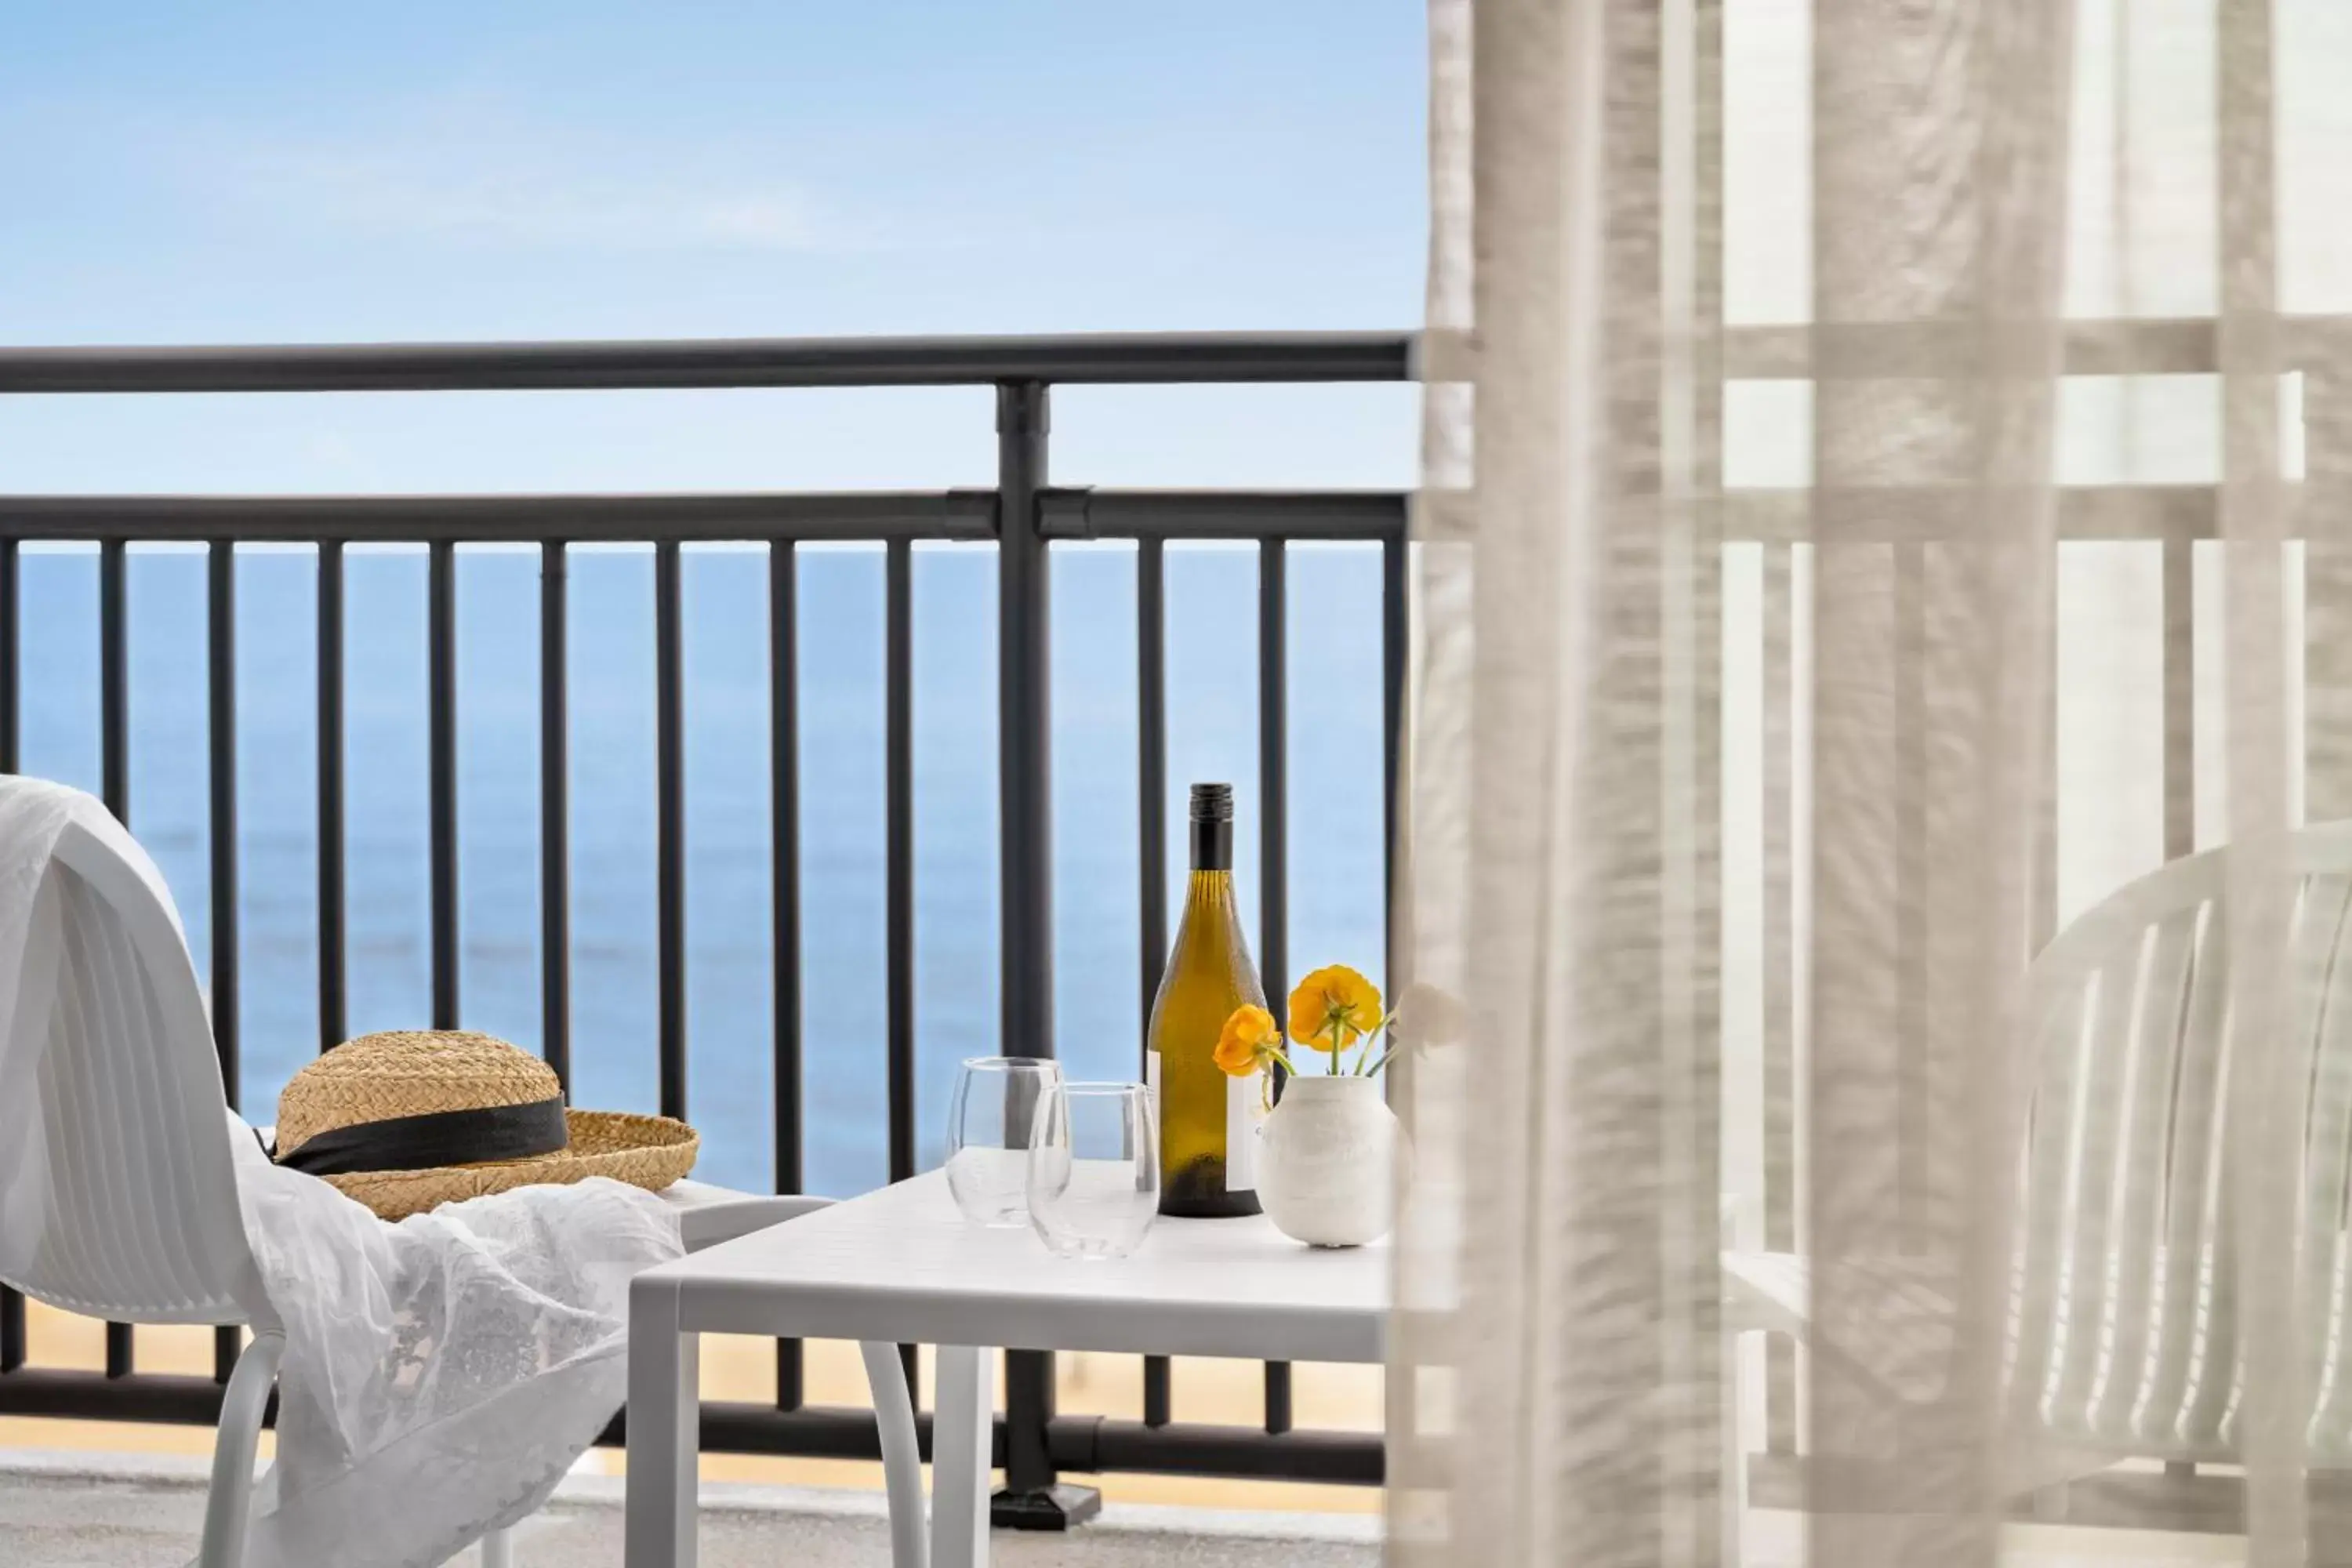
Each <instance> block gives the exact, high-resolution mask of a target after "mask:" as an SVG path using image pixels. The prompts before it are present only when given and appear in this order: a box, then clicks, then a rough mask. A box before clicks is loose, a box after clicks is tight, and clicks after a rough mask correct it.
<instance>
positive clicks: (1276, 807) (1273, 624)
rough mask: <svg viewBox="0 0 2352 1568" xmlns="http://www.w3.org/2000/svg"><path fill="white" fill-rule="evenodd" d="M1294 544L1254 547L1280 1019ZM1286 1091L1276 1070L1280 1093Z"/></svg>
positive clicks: (1285, 1375) (1286, 1388) (1263, 843)
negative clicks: (1289, 620) (1288, 627)
mask: <svg viewBox="0 0 2352 1568" xmlns="http://www.w3.org/2000/svg"><path fill="white" fill-rule="evenodd" d="M1288 562H1289V547H1288V546H1287V545H1286V543H1285V542H1283V541H1282V540H1279V539H1266V540H1261V541H1259V542H1258V547H1257V794H1258V804H1257V810H1258V821H1259V824H1260V832H1259V837H1258V866H1257V878H1258V947H1259V957H1260V960H1261V963H1262V964H1263V968H1262V969H1261V971H1260V972H1261V973H1263V974H1264V975H1265V988H1266V1002H1267V1004H1268V1005H1270V1006H1272V1008H1273V1009H1274V1012H1275V1016H1276V1017H1281V1016H1283V1008H1284V999H1285V998H1286V996H1288V994H1289V993H1290V967H1289V965H1290V861H1289V856H1290V848H1289V843H1290V833H1289V824H1288V820H1287V816H1288V814H1287V810H1286V807H1287V806H1288V805H1289V798H1290V796H1289V784H1288V782H1287V781H1288V777H1289V756H1288V751H1289V745H1290V742H1289V731H1290V726H1289V711H1288V710H1289V701H1290V700H1289V696H1288V692H1289V687H1290V671H1289V658H1290V656H1289V651H1288V639H1287V637H1286V635H1285V627H1286V618H1287V611H1288V605H1287V602H1286V601H1287V597H1288V593H1289V587H1288V584H1289V573H1288V570H1287V567H1288ZM1281 1095H1282V1079H1281V1075H1280V1074H1279V1072H1276V1078H1275V1097H1276V1099H1277V1100H1279V1099H1280V1098H1281ZM1265 1429H1266V1430H1267V1431H1268V1432H1277V1433H1278V1432H1287V1431H1289V1430H1290V1363H1288V1362H1280V1361H1270V1362H1268V1363H1265Z"/></svg>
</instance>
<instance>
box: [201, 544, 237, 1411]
mask: <svg viewBox="0 0 2352 1568" xmlns="http://www.w3.org/2000/svg"><path fill="white" fill-rule="evenodd" d="M205 678H206V686H207V688H208V689H207V692H206V702H207V707H208V709H209V711H208V713H207V714H206V723H207V727H208V728H209V730H210V731H211V733H210V735H209V736H208V737H207V744H208V746H209V749H210V751H211V758H210V762H211V769H212V776H211V781H210V788H211V795H212V801H211V805H212V857H213V859H212V865H213V941H212V948H213V952H212V959H213V963H212V988H213V1048H214V1049H215V1051H217V1052H218V1053H219V1055H220V1072H221V1089H222V1091H223V1092H224V1093H225V1094H226V1096H227V1099H228V1103H229V1108H230V1109H231V1110H235V1109H236V1106H237V1101H238V1100H239V1098H240V1096H241V1089H240V1085H239V1083H238V1081H237V1080H238V1078H239V1070H238V1069H239V1056H238V1050H237V945H238V943H237V899H236V542H234V541H231V540H226V539H215V540H214V541H213V542H212V545H211V547H210V552H209V556H208V558H207V559H206V561H205ZM244 1350H245V1334H244V1331H243V1330H241V1329H238V1328H236V1327H234V1326H229V1325H223V1326H221V1327H218V1328H215V1330H213V1381H214V1382H215V1383H219V1384H226V1383H227V1382H228V1374H229V1373H230V1372H231V1371H232V1370H234V1369H235V1368H236V1362H237V1357H238V1356H239V1355H240V1354H242V1353H243V1352H244Z"/></svg>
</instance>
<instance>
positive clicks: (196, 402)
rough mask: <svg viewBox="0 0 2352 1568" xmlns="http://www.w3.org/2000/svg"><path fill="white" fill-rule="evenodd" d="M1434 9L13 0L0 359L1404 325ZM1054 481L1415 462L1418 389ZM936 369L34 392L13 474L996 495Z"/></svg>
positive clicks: (1385, 392)
mask: <svg viewBox="0 0 2352 1568" xmlns="http://www.w3.org/2000/svg"><path fill="white" fill-rule="evenodd" d="M1424 25H1425V24H1424V16H1423V9H1422V7H1421V6H1420V5H1417V4H1415V3H1413V0H1337V3H1328V0H1283V3H1282V4H1279V5H1263V4H1260V5H1247V4H1230V3H1224V0H1188V3H1187V4H1184V5H1134V4H1124V3H1118V4H1112V3H1105V0H1092V3H1086V4H1077V3H1073V4H1061V5H1050V4H1031V3H1018V0H988V3H985V4H982V3H971V4H963V5H920V4H912V3H903V0H877V3H872V4H855V5H853V4H824V5H804V4H796V3H786V0H769V3H766V4H744V5H666V6H653V5H599V4H583V3H577V0H574V3H572V4H565V5H496V6H486V5H478V4H476V5H453V4H437V3H436V4H409V5H399V6H379V7H361V6H352V5H317V4H286V3H273V4H248V5H231V4H210V5H164V4H143V3H136V0H113V3H110V4H104V5H82V6H58V5H51V6H39V5H26V4H19V5H16V6H15V7H14V8H12V15H11V21H10V26H9V34H10V37H9V44H8V47H7V49H6V50H5V54H0V340H5V341H6V342H16V343H33V342H229V341H246V342H257V341H290V340H329V341H332V340H352V339H403V338H405V339H436V338H516V337H609V336H664V335H740V334H751V335H770V334H795V333H821V334H831V333H854V332H902V331H1093V330H1148V329H1167V328H1218V329H1222V328H1250V327H1260V328H1314V327H1331V328H1339V327H1392V326H1409V325H1411V324H1412V321H1414V319H1415V318H1416V316H1417V315H1418V313H1419V309H1420V289H1421V277H1422V268H1423V224H1424V197H1423V98H1424V84H1423V58H1424V55H1423V27H1424ZM1056 413H1057V422H1056V437H1057V447H1056V473H1057V476H1058V477H1062V478H1067V479H1107V480H1121V481H1127V482H1136V483H1204V484H1214V483H1282V482H1297V483H1311V482H1341V483H1344V482H1357V483H1383V484H1385V483H1402V482H1405V481H1407V480H1408V479H1409V478H1410V452H1411V439H1410V437H1411V428H1412V405H1411V400H1410V397H1409V395H1406V394H1405V393H1404V391H1403V389H1401V388H1357V389H1338V390H1326V391H1318V392H1315V393H1312V394H1302V393H1288V392H1281V391H1255V392H1245V393H1237V394H1229V393H1223V392H1215V393H1211V392H1202V391H1198V390H1192V389H1186V390H1182V391H1166V392H1116V391H1105V392H1072V393H1067V394H1065V395H1063V398H1062V402H1061V405H1060V406H1059V407H1058V408H1057V411H1056ZM987 425H988V418H987V410H986V407H985V405H984V402H983V401H982V400H980V399H978V398H977V397H975V396H974V395H968V394H961V393H955V392H901V393H874V394H859V395H847V396H844V395H839V394H804V393H751V394H711V395H703V394H688V395H677V394H662V395H645V396H635V395H602V394H599V395H495V396H491V395H484V396H478V397H448V396H436V397H416V396H397V395H394V396H373V397H342V398H307V399H288V398H241V399H229V398H177V399H147V400H138V401H134V400H128V399H123V400H113V399H100V400H91V399H81V400H68V399H21V400H16V401H15V402H13V403H11V404H9V405H6V406H5V407H0V450H5V452H6V453H7V456H6V457H5V459H0V463H5V468H6V469H7V470H9V471H8V473H7V476H6V478H5V479H4V480H0V488H5V489H229V490H253V489H438V488H488V489H495V488H507V487H509V486H514V487H523V488H562V489H571V488H581V489H587V488H599V487H607V486H615V485H622V486H625V485H644V486H648V487H687V488H695V487H703V486H710V487H724V486H729V485H738V484H778V485H795V484H798V485H812V486H825V485H845V486H855V485H865V484H880V485H923V484H933V483H968V482H974V481H976V480H982V479H985V477H986V469H987V465H988V460H989V453H990V451H991V449H992V447H991V439H990V437H989V433H988V429H987Z"/></svg>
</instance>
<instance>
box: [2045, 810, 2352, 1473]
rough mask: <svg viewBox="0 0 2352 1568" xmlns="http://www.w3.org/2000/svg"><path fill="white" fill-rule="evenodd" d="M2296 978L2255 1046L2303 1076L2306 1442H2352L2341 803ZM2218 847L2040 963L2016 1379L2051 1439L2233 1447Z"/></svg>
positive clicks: (2300, 891) (2310, 842)
mask: <svg viewBox="0 0 2352 1568" xmlns="http://www.w3.org/2000/svg"><path fill="white" fill-rule="evenodd" d="M2291 842H2292V848H2291V851H2290V855H2289V857H2288V861H2287V863H2288V864H2289V865H2290V866H2291V867H2292V869H2293V874H2294V901H2293V905H2292V912H2291V914H2290V916H2289V919H2288V922H2287V931H2286V942H2287V947H2286V958H2287V968H2286V971H2285V973H2286V974H2287V976H2288V985H2287V988H2286V992H2285V994H2284V995H2282V996H2281V997H2279V998H2278V1004H2279V1005H2278V1007H2277V1009H2276V1012H2275V1014H2274V1018H2275V1022H2276V1026H2277V1031H2278V1034H2277V1038H2276V1040H2275V1041H2274V1042H2273V1041H2265V1042H2260V1044H2261V1045H2262V1047H2263V1048H2275V1049H2280V1050H2285V1051H2291V1052H2294V1063H2293V1068H2294V1071H2295V1072H2296V1073H2297V1074H2298V1075H2299V1081H2301V1082H2302V1083H2304V1084H2305V1086H2306V1094H2305V1118H2304V1122H2303V1125H2304V1130H2305V1146H2304V1150H2303V1162H2302V1165H2303V1190H2302V1198H2303V1203H2302V1210H2301V1212H2300V1213H2299V1214H2298V1215H2296V1216H2295V1218H2296V1223H2297V1225H2298V1226H2299V1236H2300V1240H2301V1244H2302V1248H2303V1258H2304V1260H2305V1261H2304V1279H2305V1290H2306V1298H2305V1303H2304V1311H2303V1332H2304V1337H2305V1341H2306V1342H2305V1344H2304V1345H2303V1346H2301V1347H2300V1350H2301V1352H2302V1354H2303V1356H2304V1358H2305V1366H2306V1367H2307V1368H2308V1369H2309V1372H2310V1378H2309V1386H2311V1387H2312V1388H2313V1390H2314V1393H2313V1405H2312V1408H2311V1411H2310V1415H2311V1424H2310V1427H2309V1436H2310V1441H2311V1453H2312V1458H2313V1459H2314V1460H2315V1462H2320V1461H2326V1460H2334V1461H2337V1462H2341V1461H2342V1460H2344V1459H2345V1458H2352V1369H2347V1372H2346V1373H2341V1374H2339V1373H2336V1370H2335V1369H2336V1359H2337V1358H2336V1356H2335V1354H2334V1353H2332V1350H2331V1347H2333V1346H2335V1345H2336V1344H2337V1343H2338V1342H2340V1341H2341V1340H2342V1338H2343V1333H2344V1324H2343V1322H2342V1318H2343V1316H2344V1310H2343V1309H2344V1307H2345V1304H2346V1293H2345V1289H2344V1281H2345V1276H2344V1268H2345V1265H2346V1261H2347V1259H2346V1253H2345V1221H2346V1210H2347V1153H2352V823H2331V824H2328V825H2326V826H2319V827H2312V828H2305V829H2304V830H2302V831H2300V832H2298V833H2296V834H2295V835H2294V836H2293V838H2292V841H2291ZM2229 856H2230V851H2229V850H2227V849H2226V848H2224V849H2216V850H2210V851H2207V852H2205V853H2203V854H2200V855H2194V856H2190V857H2189V858H2185V859H2181V860H2177V861H2174V862H2172V863H2171V864H2170V865H2168V866H2166V867H2164V868H2162V869H2160V870H2158V871H2157V872H2154V873H2152V874H2151V875H2149V876H2147V877H2144V878H2142V879H2139V880H2138V881H2137V882H2134V883H2131V884H2130V885H2128V886H2126V887H2125V888H2124V889H2121V890H2120V891H2118V892H2117V893H2116V894H2115V895H2114V897H2112V898H2110V899H2108V900H2106V901H2105V903H2103V904H2101V905H2099V906H2098V907H2097V908H2096V909H2094V910H2091V911H2090V912H2089V913H2088V914H2086V915H2084V917H2083V918H2082V919H2081V920H2079V921H2076V922H2074V924H2073V925H2071V926H2069V927H2068V928H2067V929H2066V931H2063V932H2062V933H2061V934H2060V936H2059V937H2058V939H2057V940H2056V941H2055V942H2052V943H2051V945H2050V947H2049V948H2048V949H2047V950H2046V951H2045V952H2043V953H2042V956H2041V957H2040V958H2039V959H2037V960H2036V961H2035V963H2034V973H2033V981H2034V1006H2035V1008H2036V1011H2035V1014H2034V1016H2035V1017H2036V1018H2037V1019H2038V1020H2039V1021H2040V1031H2041V1033H2040V1038H2039V1040H2038V1042H2037V1045H2038V1051H2037V1058H2036V1065H2035V1071H2036V1079H2035V1082H2034V1084H2033V1103H2032V1113H2031V1122H2030V1131H2029V1134H2028V1139H2027V1149H2026V1152H2025V1193H2024V1196H2025V1201H2024V1204H2023V1205H2022V1213H2023V1218H2024V1225H2025V1229H2024V1232H2023V1234H2022V1236H2021V1250H2022V1260H2021V1269H2020V1276H2019V1289H2018V1295H2017V1303H2018V1313H2019V1315H2018V1320H2017V1322H2016V1325H2015V1328H2016V1335H2015V1340H2014V1342H2013V1345H2012V1352H2013V1354H2014V1356H2015V1363H2014V1383H2013V1386H2014V1387H2015V1389H2016V1390H2017V1393H2018V1394H2019V1396H2020V1397H2021V1398H2022V1399H2023V1400H2025V1401H2026V1402H2027V1403H2028V1404H2029V1405H2031V1406H2032V1409H2033V1410H2034V1412H2035V1414H2036V1415H2038V1416H2039V1418H2040V1419H2041V1421H2042V1423H2043V1424H2045V1425H2046V1426H2047V1427H2048V1428H2049V1429H2050V1430H2051V1431H2052V1432H2053V1435H2054V1436H2057V1437H2059V1438H2060V1439H2062V1440H2064V1441H2069V1442H2079V1443H2084V1444H2088V1445H2093V1446H2096V1447H2111V1448H2116V1449H2120V1450H2125V1451H2128V1452H2131V1453H2134V1454H2139V1455H2147V1456H2161V1457H2166V1458H2182V1459H2209V1460H2217V1459H2227V1458H2231V1456H2232V1455H2233V1454H2234V1452H2235V1451H2236V1445H2237V1436H2238V1432H2237V1418H2238V1395H2239V1390H2240V1386H2241V1373H2242V1363H2241V1348H2242V1347H2241V1341H2240V1336H2239V1332H2238V1328H2237V1312H2236V1289H2237V1275H2238V1262H2237V1258H2238V1225H2237V1221H2238V1204H2237V1202H2236V1201H2235V1200H2234V1196H2233V1193H2232V1183H2233V1181H2234V1172H2233V1169H2232V1167H2233V1165H2234V1163H2235V1162H2234V1161H2233V1160H2232V1159H2231V1157H2230V1155H2229V1151H2230V1149H2231V1140H2230V1136H2229V1132H2230V1126H2229V1115H2230V1109H2229V1092H2228V1091H2229V1086H2230V1078H2231V1068H2230V1058H2231V1051H2232V1049H2233V1048H2234V1049H2246V1048H2252V1047H2254V1046H2255V1045H2256V1044H2257V1042H2252V1041H2242V1040H2236V1039H2234V1037H2233V1033H2232V1030H2231V1005H2230V996H2229V991H2230V984H2229V981H2230V963H2229V957H2228V952H2227V941H2226V938H2227V933H2228V928H2229V923H2230V922H2229V920H2228V916H2227V913H2226V910H2225V909H2224V907H2223V904H2222V901H2221V900H2223V897H2224V892H2225V886H2226V882H2227V879H2228V873H2229Z"/></svg>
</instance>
